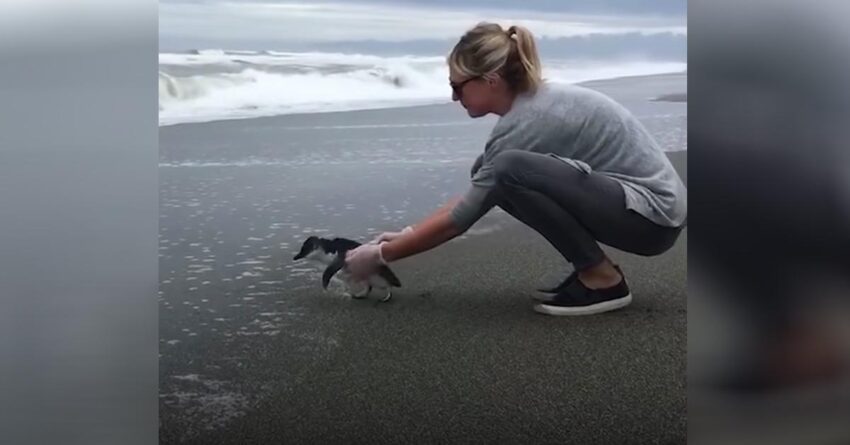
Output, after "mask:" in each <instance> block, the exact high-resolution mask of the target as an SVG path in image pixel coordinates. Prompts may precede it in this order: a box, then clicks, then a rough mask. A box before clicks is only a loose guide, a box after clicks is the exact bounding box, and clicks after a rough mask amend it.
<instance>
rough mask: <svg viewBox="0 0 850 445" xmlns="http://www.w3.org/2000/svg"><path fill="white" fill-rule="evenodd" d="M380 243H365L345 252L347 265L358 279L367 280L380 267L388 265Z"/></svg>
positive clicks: (352, 274)
mask: <svg viewBox="0 0 850 445" xmlns="http://www.w3.org/2000/svg"><path fill="white" fill-rule="evenodd" d="M386 264H387V263H386V261H384V257H383V255H381V245H380V244H363V245H361V246H359V247H357V248H355V249H352V250H349V251H348V252H347V253H346V254H345V266H346V268H347V269H348V271H349V272H350V273H351V276H352V277H353V278H355V279H356V280H358V281H362V280H366V279H367V278H369V275H371V274H373V273H375V271H377V270H378V268H379V267H381V266H382V265H386Z"/></svg>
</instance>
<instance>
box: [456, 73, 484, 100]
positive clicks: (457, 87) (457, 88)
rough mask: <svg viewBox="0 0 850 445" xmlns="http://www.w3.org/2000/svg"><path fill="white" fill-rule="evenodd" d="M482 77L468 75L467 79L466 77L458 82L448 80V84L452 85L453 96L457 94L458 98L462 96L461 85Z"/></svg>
mask: <svg viewBox="0 0 850 445" xmlns="http://www.w3.org/2000/svg"><path fill="white" fill-rule="evenodd" d="M482 77H484V76H475V77H470V78H469V79H466V80H464V81H463V82H460V83H452V82H449V86H451V87H452V91H453V92H454V93H455V96H457V98H458V99H460V98H461V97H463V86H464V85H466V84H467V83H468V82H472V81H473V80H476V79H480V78H482Z"/></svg>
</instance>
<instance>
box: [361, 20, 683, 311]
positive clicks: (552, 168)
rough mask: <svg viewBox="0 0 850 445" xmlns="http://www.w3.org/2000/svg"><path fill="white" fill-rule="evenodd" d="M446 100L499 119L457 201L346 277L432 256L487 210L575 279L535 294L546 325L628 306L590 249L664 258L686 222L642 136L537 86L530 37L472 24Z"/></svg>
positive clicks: (596, 108) (610, 271)
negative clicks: (528, 232)
mask: <svg viewBox="0 0 850 445" xmlns="http://www.w3.org/2000/svg"><path fill="white" fill-rule="evenodd" d="M447 61H448V65H449V81H450V82H449V83H450V86H451V88H452V91H453V93H452V100H454V101H459V102H460V103H461V105H463V107H464V108H465V109H466V110H467V112H468V114H469V116H471V117H473V118H476V117H481V116H484V115H486V114H488V113H495V114H497V115H499V116H500V118H499V120H498V122H497V123H496V125H495V126H494V128H493V130H492V133H491V135H490V137H489V140H488V141H487V144H486V146H485V148H484V153H483V154H481V155H480V156H479V157H478V159H477V160H476V161H475V164H474V166H473V168H472V181H471V182H472V183H471V186H470V188H469V190H468V191H467V192H466V194H465V195H463V196H462V197H461V198H459V199H456V200H453V201H452V202H450V203H448V204H446V205H445V206H443V207H442V208H440V209H439V210H437V211H436V212H434V213H433V214H432V215H431V216H429V217H428V218H426V219H425V220H423V221H422V222H420V223H418V224H416V225H414V226H408V227H406V228H405V229H404V230H402V231H400V232H389V233H383V234H381V235H380V236H379V237H378V238H377V239H376V240H375V241H374V242H372V243H369V244H364V245H362V246H360V247H358V248H357V249H354V250H352V251H350V252H349V253H348V255H347V257H346V264H347V267H348V270H349V271H350V272H351V273H352V274H353V275H354V276H355V277H365V276H367V275H368V274H369V273H371V272H372V271H374V270H375V269H376V268H377V267H378V266H379V265H381V264H386V263H389V262H392V261H396V260H398V259H401V258H404V257H408V256H411V255H415V254H417V253H420V252H423V251H425V250H428V249H431V248H433V247H436V246H438V245H440V244H442V243H444V242H446V241H448V240H450V239H452V238H454V237H456V236H458V235H460V234H461V233H463V232H465V231H466V230H467V229H469V227H470V226H472V224H474V223H475V222H476V221H477V220H478V219H479V218H481V217H482V216H483V215H484V214H485V213H487V211H489V210H490V209H491V208H492V207H493V206H494V205H495V206H499V207H501V208H502V209H504V210H505V211H506V212H508V213H509V214H511V215H512V216H514V217H515V218H517V219H518V220H520V221H522V222H523V223H525V224H527V225H528V226H530V227H531V228H533V229H534V230H536V231H537V232H539V233H540V234H541V235H543V236H544V237H545V238H546V239H547V240H548V241H549V243H551V244H552V246H554V247H555V249H557V250H558V252H560V253H561V255H563V256H564V258H566V260H567V261H568V262H570V263H571V264H572V265H573V266H574V269H575V271H574V272H573V273H572V274H570V275H569V276H568V277H567V278H566V279H565V280H564V281H563V282H562V283H561V284H560V285H558V286H556V287H555V288H553V289H549V290H546V291H543V292H546V293H551V294H554V295H552V296H550V297H546V298H542V297H541V298H539V299H540V300H541V303H540V304H536V305H535V306H534V309H535V310H536V311H538V312H541V313H544V314H551V315H585V314H593V313H599V312H605V311H609V310H613V309H617V308H620V307H623V306H626V305H628V304H629V303H630V302H631V299H632V297H631V293H630V292H629V288H628V285H627V284H626V280H625V278H624V277H623V275H622V272H621V270H620V268H619V267H617V266H616V265H614V264H613V263H612V262H611V260H610V259H609V258H607V257H606V255H605V253H604V252H603V251H602V249H601V248H600V247H599V244H598V243H599V242H602V243H604V244H607V245H609V246H612V247H615V248H617V249H620V250H624V251H626V252H631V253H635V254H638V255H645V256H650V255H658V254H660V253H662V252H664V251H666V250H667V249H669V248H670V247H671V246H672V245H673V243H674V242H675V241H676V239H677V238H678V236H679V233H680V231H681V230H682V227H684V225H685V219H686V190H685V187H684V185H683V184H682V181H681V179H680V178H679V176H678V174H677V173H676V171H675V170H674V169H673V166H672V165H671V164H670V161H669V160H668V159H667V157H666V156H665V155H664V153H663V152H662V151H661V149H660V148H659V147H658V145H657V144H656V142H655V141H654V140H653V139H652V137H651V136H650V135H649V133H648V132H647V131H646V129H645V128H644V127H643V125H641V124H640V123H639V122H638V120H637V119H636V118H635V117H634V116H632V115H631V113H629V112H628V111H627V110H626V109H625V108H624V107H622V106H621V105H619V104H617V103H616V102H614V101H613V100H611V99H610V98H608V97H607V96H605V95H603V94H601V93H598V92H595V91H592V90H589V89H586V88H582V87H579V86H574V85H556V84H550V83H546V82H544V81H543V80H542V78H541V66H540V60H539V57H538V55H537V49H536V45H535V43H534V37H533V36H532V35H531V33H530V32H529V31H528V30H527V29H525V28H523V27H520V26H511V27H510V28H508V29H507V30H504V29H502V27H501V26H499V25H497V24H492V23H480V24H479V25H477V26H476V27H475V28H473V29H471V30H469V31H468V32H467V33H466V34H465V35H464V36H463V37H462V38H461V39H460V41H459V42H458V43H457V45H455V47H454V49H453V50H452V52H451V54H450V55H449V56H448V59H447Z"/></svg>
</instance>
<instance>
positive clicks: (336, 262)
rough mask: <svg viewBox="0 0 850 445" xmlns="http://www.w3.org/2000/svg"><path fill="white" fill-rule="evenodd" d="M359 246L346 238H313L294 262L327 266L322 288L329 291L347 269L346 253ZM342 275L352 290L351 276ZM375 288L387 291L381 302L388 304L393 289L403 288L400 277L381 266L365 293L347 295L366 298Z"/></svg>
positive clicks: (308, 239) (369, 282) (372, 277)
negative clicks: (332, 281)
mask: <svg viewBox="0 0 850 445" xmlns="http://www.w3.org/2000/svg"><path fill="white" fill-rule="evenodd" d="M359 245H360V243H358V242H357V241H352V240H350V239H346V238H334V239H327V238H319V237H317V236H311V237H309V238H307V240H305V241H304V244H302V245H301V250H300V251H299V252H298V254H297V255H295V257H294V258H292V260H293V261H298V260H301V259H306V260H311V261H314V262H317V263H320V264H322V265H324V266H326V268H325V271H324V273H323V274H322V287H323V288H324V289H327V288H328V283H330V281H331V278H332V277H333V276H334V275H335V274H336V273H337V272H339V271H340V270H341V269H343V267H345V254H346V252H348V251H349V250H352V249H354V248H356V247H357V246H359ZM342 273H343V274H344V277H343V282H345V283H346V286H347V287H348V289H349V290H350V289H351V286H352V284H353V283H352V282H351V278H350V275H348V273H347V272H346V271H345V270H343V271H342ZM373 287H379V288H382V289H386V291H387V294H386V295H385V296H384V298H382V299H381V301H383V302H386V301H389V300H390V298H392V296H393V293H392V288H393V287H401V281H399V279H398V277H397V276H396V275H395V274H394V273H393V271H392V270H390V268H389V267H387V266H381V267H380V268H379V269H378V271H377V273H375V274H374V275H371V276H370V277H369V279H368V281H367V289H366V292H365V293H363V294H359V295H358V294H357V293H352V292H346V294H349V295H351V297H353V298H365V297H366V296H367V295H369V293H370V292H371V291H372V288H373Z"/></svg>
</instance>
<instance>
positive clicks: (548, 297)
mask: <svg viewBox="0 0 850 445" xmlns="http://www.w3.org/2000/svg"><path fill="white" fill-rule="evenodd" d="M614 269H617V272H619V273H620V276H621V277H623V278H624V279H625V275H623V270H622V269H620V266H618V265H616V264H615V265H614ZM577 276H578V272H576V271H573V273H571V274H569V275H568V276H567V278H565V279H564V281H562V282H561V284H559V285H557V286H555V287H552V288H549V289H537V292H540V294H535V295H532V298H534V299H535V300H537V301H543V302H548V301H552V298H554V297H555V294H558V293H561V291H563V290H564V289H566V288H567V286H569V285H570V284H571V283H572V282H573V280H575V279H576V277H577ZM541 294H548V295H541Z"/></svg>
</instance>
